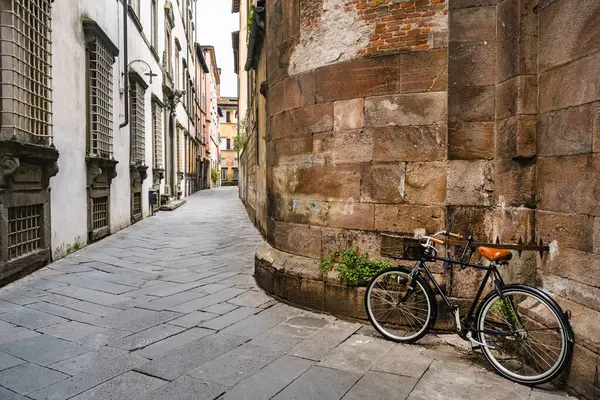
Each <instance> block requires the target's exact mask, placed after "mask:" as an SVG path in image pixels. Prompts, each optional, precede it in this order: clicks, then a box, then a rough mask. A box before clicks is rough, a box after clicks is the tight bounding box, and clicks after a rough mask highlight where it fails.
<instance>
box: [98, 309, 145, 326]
mask: <svg viewBox="0 0 600 400" xmlns="http://www.w3.org/2000/svg"><path fill="white" fill-rule="evenodd" d="M154 314H156V311H151V310H145V309H141V308H131V309H129V310H124V311H121V312H119V313H118V314H115V315H111V316H108V317H103V318H97V319H94V320H92V321H90V324H92V325H97V326H102V327H104V328H115V329H116V328H118V327H119V326H121V325H123V324H127V323H130V322H132V321H136V320H138V319H142V318H146V317H149V316H152V315H154Z"/></svg>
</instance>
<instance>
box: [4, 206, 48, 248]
mask: <svg viewBox="0 0 600 400" xmlns="http://www.w3.org/2000/svg"><path fill="white" fill-rule="evenodd" d="M42 209H43V206H42V205H41V204H35V205H32V206H21V207H10V208H9V209H8V259H9V260H11V259H14V258H18V257H21V256H23V255H25V254H28V253H32V252H34V251H36V250H37V249H39V248H41V247H42Z"/></svg>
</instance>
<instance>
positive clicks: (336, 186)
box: [274, 164, 361, 201]
mask: <svg viewBox="0 0 600 400" xmlns="http://www.w3.org/2000/svg"><path fill="white" fill-rule="evenodd" d="M274 171H275V169H274ZM281 174H285V176H283V177H282V176H281ZM279 177H280V178H282V181H283V182H284V183H285V188H286V189H285V191H284V192H283V193H289V194H290V195H294V197H295V196H296V195H298V196H305V197H298V198H308V199H310V200H344V201H345V200H348V199H349V198H353V199H359V198H360V178H361V166H360V165H359V164H339V165H332V164H326V165H311V166H297V167H296V166H290V168H288V169H287V170H285V169H284V170H282V171H281V173H280V174H279ZM281 186H282V185H279V187H281Z"/></svg>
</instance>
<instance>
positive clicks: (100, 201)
mask: <svg viewBox="0 0 600 400" xmlns="http://www.w3.org/2000/svg"><path fill="white" fill-rule="evenodd" d="M107 226H108V197H107V196H105V197H96V198H93V199H92V229H93V230H96V229H100V228H105V227H107Z"/></svg>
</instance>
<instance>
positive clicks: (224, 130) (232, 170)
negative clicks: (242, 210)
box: [219, 97, 239, 186]
mask: <svg viewBox="0 0 600 400" xmlns="http://www.w3.org/2000/svg"><path fill="white" fill-rule="evenodd" d="M219 108H220V109H221V114H222V116H221V117H220V124H219V135H220V146H219V151H220V154H221V158H220V167H221V171H220V178H221V186H236V185H237V184H238V181H239V163H238V152H237V149H236V147H235V140H236V136H237V134H238V99H237V98H235V97H221V98H219Z"/></svg>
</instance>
